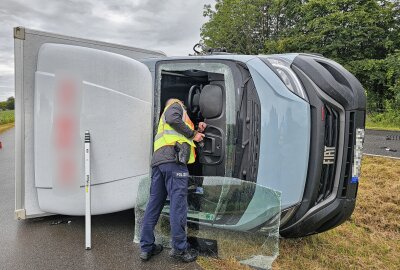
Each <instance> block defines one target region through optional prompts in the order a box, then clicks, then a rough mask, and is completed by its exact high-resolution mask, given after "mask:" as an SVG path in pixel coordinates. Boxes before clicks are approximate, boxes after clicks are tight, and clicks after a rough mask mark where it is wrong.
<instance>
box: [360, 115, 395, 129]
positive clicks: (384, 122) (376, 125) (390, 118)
mask: <svg viewBox="0 0 400 270" xmlns="http://www.w3.org/2000/svg"><path fill="white" fill-rule="evenodd" d="M365 126H366V128H367V129H380V130H397V131H400V111H399V112H396V111H392V112H385V113H376V114H368V115H367V121H366V123H365Z"/></svg>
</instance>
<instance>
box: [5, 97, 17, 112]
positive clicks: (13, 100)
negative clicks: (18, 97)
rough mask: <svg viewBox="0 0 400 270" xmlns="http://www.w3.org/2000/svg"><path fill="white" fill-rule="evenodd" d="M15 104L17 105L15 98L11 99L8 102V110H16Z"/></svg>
mask: <svg viewBox="0 0 400 270" xmlns="http://www.w3.org/2000/svg"><path fill="white" fill-rule="evenodd" d="M14 103H15V99H14V97H9V98H8V99H7V101H6V109H7V110H14V107H15V106H14Z"/></svg>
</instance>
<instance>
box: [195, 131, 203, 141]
mask: <svg viewBox="0 0 400 270" xmlns="http://www.w3.org/2000/svg"><path fill="white" fill-rule="evenodd" d="M204 136H205V135H204V134H203V133H200V132H196V135H194V137H193V141H195V142H201V141H202V140H203V138H204Z"/></svg>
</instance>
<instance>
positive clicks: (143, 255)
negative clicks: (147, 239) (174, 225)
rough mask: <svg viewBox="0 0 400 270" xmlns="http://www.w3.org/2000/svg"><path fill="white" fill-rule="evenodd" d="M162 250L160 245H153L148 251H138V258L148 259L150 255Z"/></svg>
mask: <svg viewBox="0 0 400 270" xmlns="http://www.w3.org/2000/svg"><path fill="white" fill-rule="evenodd" d="M162 250H163V246H162V245H153V249H152V250H151V251H150V252H143V251H142V252H140V259H142V261H148V260H150V258H151V257H152V256H155V255H157V254H160V253H161V251H162Z"/></svg>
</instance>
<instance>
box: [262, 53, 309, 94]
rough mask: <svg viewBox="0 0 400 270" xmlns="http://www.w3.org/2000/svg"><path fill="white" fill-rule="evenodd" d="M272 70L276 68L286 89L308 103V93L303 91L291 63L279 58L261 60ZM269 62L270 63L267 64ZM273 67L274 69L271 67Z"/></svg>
mask: <svg viewBox="0 0 400 270" xmlns="http://www.w3.org/2000/svg"><path fill="white" fill-rule="evenodd" d="M260 58H261V57H260ZM261 60H262V61H263V62H264V63H266V64H267V65H268V66H269V67H270V68H275V71H276V74H277V75H278V76H279V77H280V79H281V80H282V82H283V83H284V84H285V85H286V87H287V88H288V89H289V90H290V91H292V92H293V93H295V94H296V95H297V96H299V97H301V98H302V99H304V100H306V101H308V97H307V94H306V92H305V91H304V89H303V85H302V84H301V82H300V80H299V79H298V78H297V75H296V74H295V73H294V72H293V70H292V69H291V68H290V63H288V62H286V61H283V60H281V59H277V58H270V57H268V58H261ZM267 61H268V63H267ZM271 65H272V67H271Z"/></svg>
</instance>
